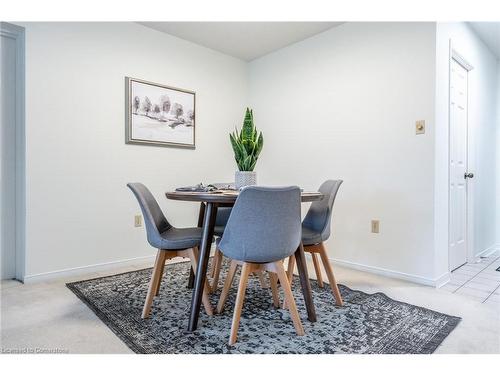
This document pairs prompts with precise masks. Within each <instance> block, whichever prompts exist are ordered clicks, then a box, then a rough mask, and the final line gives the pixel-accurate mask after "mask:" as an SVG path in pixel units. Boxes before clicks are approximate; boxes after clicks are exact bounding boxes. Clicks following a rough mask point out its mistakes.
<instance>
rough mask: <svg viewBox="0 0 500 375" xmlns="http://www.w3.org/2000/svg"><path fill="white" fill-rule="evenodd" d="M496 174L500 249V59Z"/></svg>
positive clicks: (498, 69) (497, 226) (497, 225)
mask: <svg viewBox="0 0 500 375" xmlns="http://www.w3.org/2000/svg"><path fill="white" fill-rule="evenodd" d="M496 163H497V165H496V175H497V193H496V201H497V204H496V207H497V221H496V228H497V243H496V245H497V248H498V249H500V59H499V60H498V61H497V153H496Z"/></svg>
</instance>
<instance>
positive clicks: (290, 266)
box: [287, 255, 295, 283]
mask: <svg viewBox="0 0 500 375" xmlns="http://www.w3.org/2000/svg"><path fill="white" fill-rule="evenodd" d="M294 268H295V255H290V257H289V258H288V271H287V275H288V281H289V282H290V283H291V282H292V279H293V269H294Z"/></svg>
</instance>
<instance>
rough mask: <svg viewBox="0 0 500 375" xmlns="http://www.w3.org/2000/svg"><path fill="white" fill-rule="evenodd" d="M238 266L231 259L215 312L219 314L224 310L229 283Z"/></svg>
mask: <svg viewBox="0 0 500 375" xmlns="http://www.w3.org/2000/svg"><path fill="white" fill-rule="evenodd" d="M237 268H238V263H237V262H236V261H235V260H232V261H231V264H230V265H229V271H228V272H227V276H226V281H225V282H224V286H223V288H222V292H221V293H220V297H219V303H218V304H217V309H216V312H217V314H220V313H221V312H222V311H223V310H224V304H225V303H226V300H227V296H228V295H229V290H230V289H231V284H232V283H233V279H234V274H235V273H236V269H237Z"/></svg>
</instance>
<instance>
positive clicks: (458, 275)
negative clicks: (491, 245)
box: [441, 252, 500, 306]
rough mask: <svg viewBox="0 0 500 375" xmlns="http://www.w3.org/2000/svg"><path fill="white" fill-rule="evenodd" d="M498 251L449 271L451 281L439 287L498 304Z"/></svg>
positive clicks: (499, 265)
mask: <svg viewBox="0 0 500 375" xmlns="http://www.w3.org/2000/svg"><path fill="white" fill-rule="evenodd" d="M499 267H500V252H495V253H493V254H491V255H490V256H488V257H485V258H481V260H480V262H478V263H467V264H465V265H463V266H462V267H460V268H458V269H457V270H455V271H453V272H452V273H451V281H450V282H449V283H448V284H446V285H444V286H443V287H442V288H441V289H442V290H447V291H449V292H452V293H455V294H458V295H462V296H466V297H468V298H470V299H473V300H475V301H478V302H481V303H484V304H487V305H495V306H498V303H499V302H500V271H497V270H496V269H497V268H499Z"/></svg>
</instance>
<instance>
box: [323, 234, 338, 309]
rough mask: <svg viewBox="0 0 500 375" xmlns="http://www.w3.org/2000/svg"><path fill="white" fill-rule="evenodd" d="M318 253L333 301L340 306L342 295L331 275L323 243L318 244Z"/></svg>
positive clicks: (330, 267)
mask: <svg viewBox="0 0 500 375" xmlns="http://www.w3.org/2000/svg"><path fill="white" fill-rule="evenodd" d="M319 255H320V257H321V261H322V262H323V267H325V271H326V275H327V276H328V282H329V283H330V288H332V292H333V296H334V297H335V303H336V304H337V306H342V305H343V304H344V302H343V301H342V296H341V295H340V290H339V287H338V285H337V281H336V280H335V276H334V275H333V269H332V265H331V264H330V261H329V260H328V255H327V254H326V248H325V245H324V244H323V243H320V244H319Z"/></svg>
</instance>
